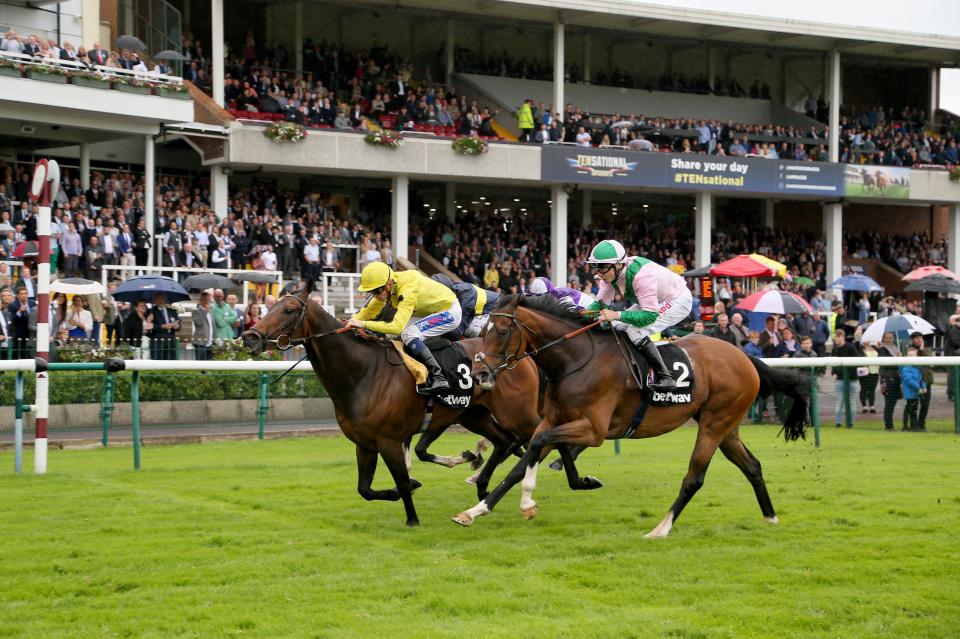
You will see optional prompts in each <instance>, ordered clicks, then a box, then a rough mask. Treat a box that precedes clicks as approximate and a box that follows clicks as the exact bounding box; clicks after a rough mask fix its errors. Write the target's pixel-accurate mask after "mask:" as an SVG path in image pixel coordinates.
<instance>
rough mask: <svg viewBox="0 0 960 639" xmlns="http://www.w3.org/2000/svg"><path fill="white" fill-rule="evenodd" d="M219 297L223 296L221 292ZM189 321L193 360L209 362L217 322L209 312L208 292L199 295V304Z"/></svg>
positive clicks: (216, 330)
mask: <svg viewBox="0 0 960 639" xmlns="http://www.w3.org/2000/svg"><path fill="white" fill-rule="evenodd" d="M217 290H218V291H219V289H217ZM220 295H221V297H222V296H223V291H220ZM224 306H226V305H224ZM191 319H192V321H193V358H194V359H196V360H198V361H206V360H209V359H210V357H211V348H212V347H213V341H214V339H215V338H216V337H217V334H218V328H217V321H216V320H215V319H214V314H213V313H212V312H211V307H210V291H209V290H205V291H202V292H201V293H200V302H199V303H198V304H197V306H196V307H195V308H194V309H193V313H192V314H191Z"/></svg>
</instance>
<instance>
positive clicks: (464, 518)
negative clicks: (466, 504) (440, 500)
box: [450, 512, 473, 528]
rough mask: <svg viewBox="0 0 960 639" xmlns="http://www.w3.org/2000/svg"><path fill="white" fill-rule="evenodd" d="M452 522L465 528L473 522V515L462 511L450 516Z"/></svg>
mask: <svg viewBox="0 0 960 639" xmlns="http://www.w3.org/2000/svg"><path fill="white" fill-rule="evenodd" d="M450 519H451V520H452V521H453V522H454V523H457V524H460V525H461V526H463V527H464V528H467V527H469V526H471V525H472V524H473V517H471V516H470V515H469V514H468V513H466V512H462V513H460V514H459V515H455V516H453V517H451V518H450Z"/></svg>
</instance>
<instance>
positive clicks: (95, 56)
mask: <svg viewBox="0 0 960 639" xmlns="http://www.w3.org/2000/svg"><path fill="white" fill-rule="evenodd" d="M0 51H3V52H5V53H15V54H20V55H27V56H31V57H32V58H34V59H35V60H37V61H44V60H62V61H67V62H76V63H80V64H82V65H84V66H86V67H90V68H93V67H96V66H102V67H108V68H112V69H126V70H128V71H138V72H140V73H150V74H154V75H160V74H168V73H170V72H171V68H170V67H169V66H167V65H166V64H164V63H163V61H161V60H151V59H150V58H149V56H147V55H146V54H145V53H144V52H142V51H131V50H129V49H115V50H109V49H104V48H103V47H101V46H100V43H99V42H95V43H93V46H92V47H90V49H89V50H87V49H85V48H84V47H82V46H81V47H79V48H77V47H74V45H73V43H72V42H70V41H69V40H64V41H63V43H62V44H61V43H58V42H57V41H56V40H55V39H50V38H44V37H41V36H38V35H36V34H32V35H29V36H24V35H21V34H19V33H17V32H15V31H7V32H6V33H4V34H3V36H2V37H0Z"/></svg>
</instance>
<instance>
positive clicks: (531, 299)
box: [497, 293, 593, 324]
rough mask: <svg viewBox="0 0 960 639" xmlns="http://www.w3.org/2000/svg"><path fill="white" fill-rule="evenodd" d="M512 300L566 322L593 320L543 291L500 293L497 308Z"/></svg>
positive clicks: (584, 322)
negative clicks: (524, 293)
mask: <svg viewBox="0 0 960 639" xmlns="http://www.w3.org/2000/svg"><path fill="white" fill-rule="evenodd" d="M514 301H516V303H517V306H523V307H524V308H529V309H530V310H534V311H539V312H541V313H545V314H547V315H550V316H551V317H555V318H557V319H562V320H566V321H568V322H575V323H577V324H589V323H590V322H591V321H593V320H592V319H591V318H590V317H589V316H586V315H581V314H580V312H579V311H578V310H577V309H576V308H575V307H571V306H569V305H567V304H564V303H563V302H561V301H560V300H558V299H557V298H555V297H554V296H553V295H550V294H549V293H544V294H543V295H523V294H513V295H501V296H500V300H499V303H498V304H497V309H498V310H499V309H502V308H504V307H505V306H508V305H510V304H513V302H514Z"/></svg>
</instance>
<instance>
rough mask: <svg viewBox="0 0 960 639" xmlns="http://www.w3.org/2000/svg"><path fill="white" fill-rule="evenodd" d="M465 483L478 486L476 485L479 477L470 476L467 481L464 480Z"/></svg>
mask: <svg viewBox="0 0 960 639" xmlns="http://www.w3.org/2000/svg"><path fill="white" fill-rule="evenodd" d="M463 482H464V483H465V484H470V485H471V486H476V485H477V476H476V475H470V476H469V477H467V478H466V479H464V480H463Z"/></svg>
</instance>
